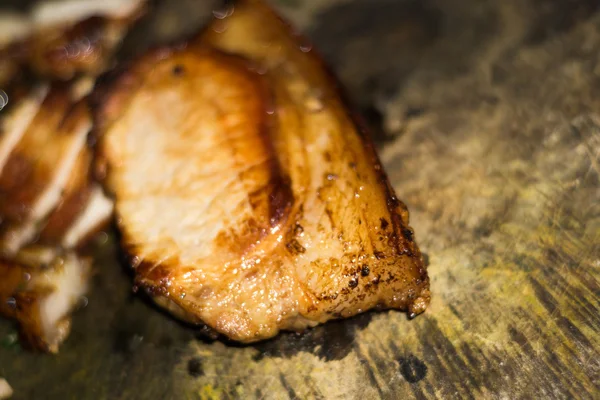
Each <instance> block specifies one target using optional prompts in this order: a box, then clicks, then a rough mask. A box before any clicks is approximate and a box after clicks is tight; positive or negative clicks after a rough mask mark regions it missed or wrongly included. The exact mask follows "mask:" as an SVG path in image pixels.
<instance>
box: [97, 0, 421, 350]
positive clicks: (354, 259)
mask: <svg viewBox="0 0 600 400" xmlns="http://www.w3.org/2000/svg"><path fill="white" fill-rule="evenodd" d="M230 11H232V12H227V13H219V17H220V18H218V19H216V20H215V21H214V22H213V23H212V24H211V25H210V26H209V27H208V29H207V30H206V31H205V33H203V34H202V35H200V37H199V38H198V39H197V40H195V41H192V42H190V43H188V44H187V46H184V45H182V46H177V47H174V48H168V49H159V50H155V51H153V52H149V53H148V54H146V55H145V56H143V57H141V58H140V59H138V60H137V61H136V62H134V63H132V64H131V65H130V66H129V67H128V68H125V70H124V71H123V72H122V73H121V75H120V76H118V77H115V78H114V81H113V83H112V84H111V85H109V86H107V87H105V88H104V89H103V90H99V91H97V93H96V96H97V97H96V101H97V103H98V110H97V115H96V117H97V120H96V122H97V129H98V132H99V135H100V137H99V140H100V144H99V160H100V163H101V164H100V167H101V169H104V170H105V171H106V178H105V183H106V187H107V188H108V189H109V191H110V192H112V194H113V195H114V197H115V201H116V212H117V220H118V222H119V227H120V230H121V232H122V237H123V245H124V247H125V249H126V250H127V251H128V252H129V253H130V255H131V257H132V258H131V260H132V265H133V267H134V268H135V272H136V285H138V286H140V287H143V288H145V289H146V290H147V292H148V293H149V294H150V295H151V296H153V298H154V299H155V300H156V302H157V303H158V304H160V305H162V306H163V307H165V308H166V309H168V310H169V311H171V312H172V313H174V314H175V315H177V316H179V317H180V318H183V319H185V320H187V321H189V322H192V323H204V324H207V325H208V326H210V327H212V328H213V329H215V330H216V331H218V332H220V333H222V334H224V335H226V336H228V337H229V338H231V339H234V340H237V341H241V342H252V341H257V340H261V339H266V338H269V337H272V336H274V335H276V334H277V333H278V332H279V330H282V329H284V330H302V329H304V328H306V327H310V326H315V325H317V324H319V323H323V322H326V321H327V320H330V319H333V318H345V317H350V316H352V315H355V314H358V313H361V312H365V311H367V310H369V309H373V308H377V309H385V308H394V309H400V310H407V311H408V312H409V313H410V314H411V315H416V314H419V313H421V312H423V311H424V310H425V308H426V307H427V305H428V302H429V296H430V295H429V280H428V277H427V272H426V269H425V267H424V265H423V262H422V258H421V254H420V252H419V249H418V247H417V245H416V243H415V241H414V234H413V231H412V229H411V228H410V227H409V225H408V211H407V208H406V206H405V205H404V204H403V203H402V202H401V201H400V200H398V198H397V197H396V195H395V193H394V190H393V189H392V187H391V186H390V183H389V181H388V179H387V177H386V175H385V173H384V171H383V170H382V166H381V164H380V161H379V159H378V157H377V155H376V153H375V150H374V148H373V145H372V143H371V140H370V139H369V137H368V134H367V133H365V130H364V127H363V125H361V123H360V121H358V120H357V119H356V118H355V115H354V114H352V112H351V111H349V109H348V108H347V107H348V106H347V104H346V103H345V102H344V100H343V98H342V96H341V94H340V93H339V91H338V89H337V86H336V84H335V82H334V81H333V80H332V77H331V76H330V75H329V73H328V72H327V71H326V69H324V67H323V64H322V62H321V60H320V58H319V57H318V56H317V55H316V54H315V52H314V51H313V50H311V47H310V46H309V45H307V43H306V41H304V40H301V41H299V40H298V38H297V37H295V35H294V34H292V33H291V32H290V30H289V28H288V26H287V25H286V24H285V23H284V22H282V21H281V20H280V18H279V17H278V16H277V15H276V14H275V13H274V12H273V11H272V10H270V9H269V8H268V7H267V6H266V5H265V4H263V3H262V2H260V1H252V0H246V1H238V2H236V3H235V4H234V8H231V10H230Z"/></svg>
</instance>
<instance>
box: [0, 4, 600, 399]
mask: <svg viewBox="0 0 600 400" xmlns="http://www.w3.org/2000/svg"><path fill="white" fill-rule="evenodd" d="M332 3H333V2H332ZM364 3H367V2H360V1H356V2H345V3H339V4H338V3H337V2H336V4H335V5H332V6H331V8H329V9H328V10H325V11H322V12H321V14H319V15H316V16H314V18H312V19H311V21H312V24H310V26H311V27H310V28H309V34H310V35H311V36H312V37H313V38H314V39H315V43H316V46H317V47H319V48H322V49H323V52H324V53H325V55H326V57H327V58H328V59H330V60H331V61H332V62H333V66H334V68H335V69H336V71H338V72H339V74H340V76H341V77H342V81H343V82H344V83H347V84H348V85H349V86H350V89H351V92H352V93H353V94H354V95H355V97H356V98H357V99H358V101H359V103H360V104H363V101H364V100H363V99H365V98H367V99H369V101H367V102H371V101H372V102H375V103H376V105H377V107H378V110H379V112H381V113H382V114H383V115H384V116H385V119H384V121H383V123H384V126H385V127H386V128H387V129H386V131H387V132H386V133H387V135H385V136H384V137H383V139H384V140H383V142H382V143H381V152H380V154H381V157H382V160H383V162H384V166H385V168H386V170H387V171H388V173H389V175H390V179H391V180H392V183H393V185H394V187H395V189H396V190H397V192H398V195H399V197H401V198H402V199H404V200H405V201H406V203H407V205H408V207H409V209H410V210H411V220H412V225H413V226H414V228H415V232H416V238H417V240H418V241H419V243H420V246H421V248H422V250H423V252H424V253H426V254H427V255H428V258H429V263H430V265H429V273H430V276H431V287H432V293H433V297H432V302H431V306H430V308H429V309H428V310H427V312H426V313H425V314H423V315H421V316H420V317H418V318H416V319H414V320H412V321H408V320H407V319H406V316H405V315H403V314H402V313H397V312H389V313H371V314H367V315H364V316H361V317H359V318H356V319H352V320H348V321H342V322H333V323H328V324H326V325H325V326H322V327H319V328H316V329H314V330H312V331H311V332H310V333H308V334H306V335H303V336H295V335H293V334H286V335H281V336H280V337H278V338H276V339H275V340H272V341H269V342H266V343H263V344H259V345H254V346H247V347H237V346H232V345H228V344H225V343H222V342H213V343H207V342H205V341H201V340H198V339H197V338H196V337H195V334H196V333H195V332H193V331H191V330H190V329H189V328H187V327H183V326H180V325H178V324H176V323H174V322H173V321H172V320H171V319H170V318H168V317H166V316H164V315H161V314H159V313H157V312H156V311H155V310H153V309H151V308H150V307H149V306H147V305H146V303H144V302H141V301H137V300H136V301H133V302H131V301H129V302H128V301H127V294H126V293H127V292H126V290H127V287H128V282H127V279H125V278H124V277H122V276H121V275H122V274H121V273H120V271H118V270H117V268H116V261H115V260H116V259H113V257H112V256H110V254H111V251H113V250H111V247H110V246H109V247H106V246H105V247H102V248H100V250H99V252H100V253H102V254H104V255H103V258H102V260H100V261H99V265H102V269H103V275H102V274H100V275H99V276H98V277H97V282H96V290H95V292H94V293H93V294H92V295H91V296H90V304H89V306H88V308H87V310H85V311H84V312H81V313H80V314H79V315H77V316H76V318H75V321H74V327H73V329H74V334H73V336H72V338H71V340H70V341H68V342H67V344H66V346H65V348H64V350H62V351H61V356H60V358H56V359H53V358H41V359H40V358H39V357H33V356H31V355H29V354H22V353H16V352H15V351H14V350H8V349H0V360H1V361H2V362H1V363H0V375H2V376H5V377H6V378H7V379H8V381H9V382H10V383H11V385H12V386H13V388H14V389H15V393H16V394H15V398H35V395H36V394H38V395H39V394H44V395H47V396H51V397H52V396H54V397H59V396H61V395H62V396H63V397H64V395H65V394H66V393H69V394H73V393H77V394H78V397H79V398H94V399H97V398H111V399H114V398H122V399H126V398H127V399H128V398H178V399H179V398H190V399H197V398H202V399H207V398H225V399H227V398H250V399H252V398H257V399H287V398H299V399H300V398H302V399H303V398H323V399H341V398H350V399H352V398H358V399H376V398H384V399H397V398H418V399H422V398H467V399H468V398H477V399H480V398H488V399H504V398H506V399H521V398H544V399H547V398H548V399H555V398H556V399H567V398H581V399H593V398H597V396H598V392H599V391H600V354H599V353H600V351H599V349H600V313H599V309H600V283H599V281H600V201H599V200H600V111H599V110H600V97H598V93H600V80H599V78H598V77H599V76H600V14H598V12H597V2H595V1H573V2H560V1H549V2H542V1H539V0H528V1H520V0H511V1H505V2H495V1H491V0H487V1H477V0H444V1H442V0H440V1H433V0H431V1H423V2H421V3H422V4H421V5H420V6H418V7H417V6H414V7H412V8H410V11H406V10H408V9H409V8H403V7H404V5H405V3H404V2H386V1H373V2H368V3H369V4H372V5H371V6H365V5H364ZM542 3H543V4H544V7H542V6H541V5H542ZM298 4H299V5H298V6H294V5H289V4H288V5H286V7H296V8H294V9H293V10H292V13H291V14H290V15H295V13H300V12H302V10H305V9H306V8H305V7H304V2H298ZM407 4H412V3H411V2H408V3H407ZM384 5H385V6H387V7H388V8H387V11H388V13H390V14H391V13H396V15H398V18H399V19H400V18H402V19H403V20H404V19H407V20H419V21H422V24H423V25H426V24H429V23H431V24H434V25H435V26H436V27H437V28H436V29H432V30H417V31H416V32H417V34H418V35H420V36H418V38H421V39H418V40H421V42H420V43H422V45H421V46H418V47H415V46H412V44H413V43H414V40H417V39H415V33H414V32H415V31H414V30H413V31H412V32H413V33H411V32H410V31H406V30H405V27H406V25H403V24H398V23H392V22H385V21H384V20H380V21H381V22H380V24H378V25H377V26H376V27H375V26H372V25H371V24H376V22H375V21H373V22H372V23H371V24H370V23H369V22H367V21H366V19H360V18H359V17H358V15H362V16H364V15H373V14H369V12H372V13H375V12H377V11H376V10H380V7H383V6H384ZM369 7H371V8H369ZM285 10H289V8H285ZM369 10H370V11H369ZM379 12H380V13H381V11H379ZM334 17H335V18H336V19H335V23H332V18H334ZM303 18H304V17H303ZM352 21H361V22H352ZM420 26H421V25H420ZM344 32H345V33H346V35H344ZM423 35H425V36H423ZM332 37H333V38H335V39H332ZM357 37H360V38H361V40H362V41H364V42H363V43H377V44H378V45H379V46H374V47H373V48H372V47H369V46H367V44H362V45H360V46H359V44H360V43H358V42H357V41H356V40H355V39H356V38H357ZM320 43H323V47H321V46H320V45H319V44H320ZM348 46H350V47H352V46H355V47H358V48H359V49H361V48H362V49H363V50H356V51H353V52H349V51H348V50H347V49H348ZM361 46H362V47H361ZM365 49H368V51H369V53H368V56H365V55H364V54H363V55H361V54H360V53H359V52H360V51H366V50H365ZM360 64H362V65H364V67H360V66H359V65H360ZM407 64H408V65H407ZM375 65H377V67H374V66H375ZM381 71H385V72H386V73H382V72H381ZM394 71H396V72H394ZM367 89H368V91H365V90H367ZM92 328H93V330H94V332H93V333H92V334H90V332H89V331H90V330H91V329H92ZM7 329H8V328H7V327H6V326H5V325H0V333H2V332H7ZM33 365H35V366H36V371H39V372H38V373H36V374H35V376H33V377H32V376H28V374H27V373H26V372H27V371H28V370H30V369H31V368H33V367H32V366H33ZM82 365H84V367H83V368H82V367H81V366H82ZM57 379H60V381H61V382H62V384H61V385H60V387H55V386H56V385H53V384H50V383H52V382H56V380H57ZM54 397H53V398H54Z"/></svg>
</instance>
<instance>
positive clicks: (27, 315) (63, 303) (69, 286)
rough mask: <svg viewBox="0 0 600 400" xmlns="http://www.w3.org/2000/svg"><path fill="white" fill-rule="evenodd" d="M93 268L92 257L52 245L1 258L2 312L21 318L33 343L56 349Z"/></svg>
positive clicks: (24, 335)
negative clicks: (12, 256) (85, 257)
mask: <svg viewBox="0 0 600 400" xmlns="http://www.w3.org/2000/svg"><path fill="white" fill-rule="evenodd" d="M90 272H91V269H90V261H89V260H87V259H84V258H80V257H78V256H77V255H76V254H74V253H72V252H67V253H64V254H59V253H57V251H56V250H53V249H50V248H30V249H28V250H24V251H22V252H21V253H19V254H18V255H17V256H16V257H14V258H13V259H12V260H10V261H6V260H3V261H0V315H4V316H7V317H10V318H13V319H15V320H16V321H18V323H19V325H20V328H21V330H20V332H21V335H22V338H23V339H24V342H25V343H26V344H28V345H29V346H30V347H33V348H35V349H37V350H42V351H48V352H52V353H56V352H57V351H58V346H59V345H60V343H61V342H62V341H63V340H64V339H65V338H66V337H67V335H68V334H69V330H70V327H71V318H70V314H71V312H72V311H73V309H74V308H76V307H77V305H78V304H79V303H80V302H81V300H82V296H83V295H84V294H85V292H86V291H87V285H88V280H89V275H90Z"/></svg>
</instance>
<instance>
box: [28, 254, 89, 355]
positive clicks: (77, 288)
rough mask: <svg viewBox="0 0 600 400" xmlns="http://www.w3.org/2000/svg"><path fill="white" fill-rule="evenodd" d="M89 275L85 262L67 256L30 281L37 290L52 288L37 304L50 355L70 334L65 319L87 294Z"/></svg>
mask: <svg viewBox="0 0 600 400" xmlns="http://www.w3.org/2000/svg"><path fill="white" fill-rule="evenodd" d="M90 271H91V265H90V262H89V261H88V260H85V259H82V258H79V257H77V256H76V255H75V254H72V253H69V254H67V255H66V256H65V257H64V258H63V262H62V265H60V264H58V265H55V266H53V267H52V268H49V269H48V270H46V271H44V272H42V273H41V274H40V275H39V276H34V277H33V279H32V282H31V283H32V284H33V285H35V286H36V287H51V288H53V291H52V292H51V293H50V294H49V295H48V296H47V297H46V298H45V299H44V300H43V301H41V302H40V310H39V311H40V314H39V315H40V322H41V326H42V332H43V339H44V341H45V342H46V343H47V344H48V346H49V348H50V351H52V352H56V351H57V350H58V345H59V344H60V343H61V342H62V341H63V340H64V339H65V338H66V336H67V335H68V334H69V329H70V323H69V320H68V316H69V315H70V314H71V312H72V311H73V310H74V308H75V307H76V306H77V304H78V303H79V301H80V299H81V297H82V296H83V295H85V294H86V292H87V290H88V280H89V276H90Z"/></svg>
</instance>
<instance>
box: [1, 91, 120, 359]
mask: <svg viewBox="0 0 600 400" xmlns="http://www.w3.org/2000/svg"><path fill="white" fill-rule="evenodd" d="M83 87H84V88H85V87H89V85H87V84H86V85H83ZM84 92H85V91H82V85H81V84H80V83H73V84H62V83H60V84H53V85H40V86H36V87H33V88H32V89H31V90H30V91H28V92H25V94H19V95H17V96H15V97H14V98H13V102H12V103H10V104H9V106H8V107H7V109H6V110H5V112H4V113H3V114H2V115H1V116H0V132H1V134H2V135H1V136H0V217H1V222H0V239H1V241H0V250H1V253H2V256H1V257H0V315H4V316H6V317H9V318H13V319H15V320H16V321H17V322H18V324H19V326H20V332H21V336H22V338H23V339H24V341H25V342H26V344H28V345H29V346H30V347H32V348H35V349H38V350H43V351H50V352H56V351H58V346H59V344H60V343H61V342H62V341H63V340H64V339H65V338H66V336H67V335H68V332H69V326H70V313H71V311H72V310H73V309H74V307H75V306H76V304H77V301H78V299H79V298H80V297H81V296H82V295H83V294H84V293H85V292H86V290H87V285H88V278H89V275H90V262H89V261H88V260H84V259H82V258H80V256H79V255H78V254H77V253H75V251H74V250H73V249H74V248H75V247H78V246H80V245H83V244H84V243H85V241H86V239H89V238H90V237H91V236H92V235H93V233H95V232H98V231H99V230H101V229H102V228H104V227H105V226H106V224H107V223H108V221H109V220H110V217H111V215H112V202H111V201H110V200H109V199H107V198H106V197H105V196H104V194H103V192H102V190H101V188H100V187H99V185H98V184H97V183H95V182H93V181H92V176H91V172H90V170H91V166H92V158H93V157H92V149H91V148H90V147H89V146H88V145H87V136H88V133H89V131H90V129H91V126H92V121H91V116H90V113H89V110H88V106H87V101H86V99H85V98H84V99H80V97H81V95H82V94H83V93H84Z"/></svg>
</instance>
